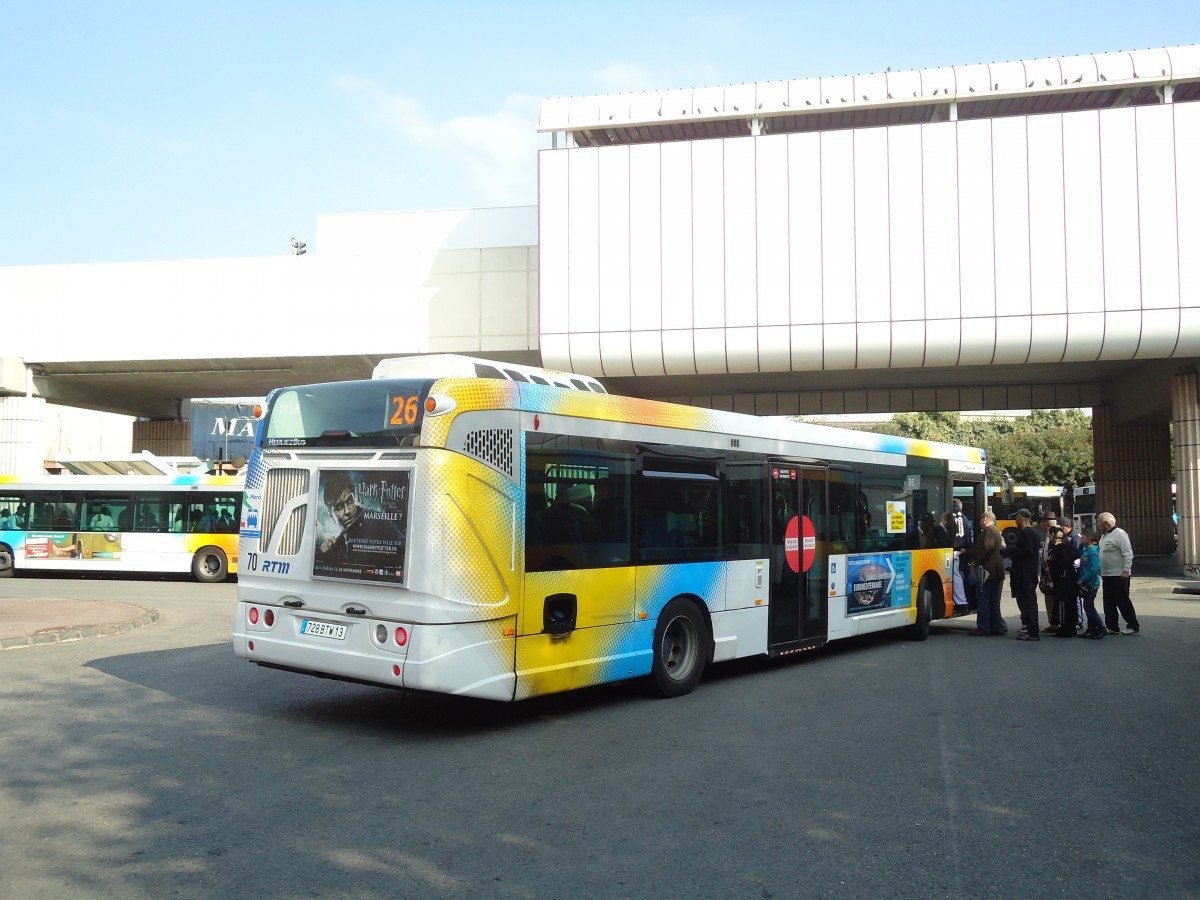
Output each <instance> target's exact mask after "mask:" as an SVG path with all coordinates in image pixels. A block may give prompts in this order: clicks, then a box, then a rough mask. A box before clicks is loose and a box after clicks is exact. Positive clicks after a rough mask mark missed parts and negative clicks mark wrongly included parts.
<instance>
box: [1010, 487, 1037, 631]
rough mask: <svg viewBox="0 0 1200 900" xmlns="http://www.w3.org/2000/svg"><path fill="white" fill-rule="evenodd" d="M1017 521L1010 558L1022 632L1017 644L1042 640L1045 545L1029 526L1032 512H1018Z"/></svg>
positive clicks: (1022, 510)
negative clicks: (1040, 589)
mask: <svg viewBox="0 0 1200 900" xmlns="http://www.w3.org/2000/svg"><path fill="white" fill-rule="evenodd" d="M1013 518H1014V519H1015V520H1016V522H1017V539H1016V540H1015V541H1013V545H1012V546H1011V547H1009V549H1008V558H1009V559H1011V560H1012V569H1011V571H1010V572H1009V577H1010V578H1011V579H1012V593H1013V597H1015V598H1016V600H1017V607H1018V608H1019V609H1020V610H1021V629H1020V631H1018V632H1017V640H1018V641H1040V640H1041V637H1040V636H1039V634H1038V632H1039V627H1038V601H1037V588H1038V573H1039V571H1040V569H1041V562H1042V544H1041V541H1039V540H1038V535H1037V532H1036V531H1035V530H1034V529H1033V527H1032V526H1031V525H1030V522H1031V521H1032V519H1033V515H1032V513H1030V512H1029V510H1027V509H1018V510H1017V514H1016V515H1015V516H1014V517H1013Z"/></svg>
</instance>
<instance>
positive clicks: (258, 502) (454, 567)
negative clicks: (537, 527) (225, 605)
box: [233, 379, 519, 700]
mask: <svg viewBox="0 0 1200 900" xmlns="http://www.w3.org/2000/svg"><path fill="white" fill-rule="evenodd" d="M458 383H459V384H460V385H462V384H464V382H458ZM477 383H479V384H485V385H486V387H485V389H486V390H488V391H489V392H500V393H501V394H503V393H504V392H505V391H512V390H513V386H512V385H511V384H509V383H507V382H497V381H492V382H486V383H485V382H482V381H480V382H477ZM436 384H437V382H436V381H435V380H433V379H380V380H372V381H358V382H345V383H336V384H323V385H309V386H304V387H296V388H286V389H282V390H280V391H278V392H276V393H274V394H273V395H272V396H271V397H270V398H269V410H268V412H267V415H266V418H265V420H264V422H263V424H262V427H261V428H260V429H259V434H258V446H257V447H256V449H255V452H254V455H253V458H252V460H251V464H250V470H249V473H248V475H247V482H246V497H245V502H244V504H243V518H242V528H241V548H240V549H241V573H240V575H239V581H238V606H237V612H236V614H235V621H234V634H233V639H234V649H235V652H236V653H237V654H238V655H239V656H242V657H244V658H246V659H248V660H251V661H253V662H256V663H258V664H260V665H264V666H270V667H278V668H282V669H287V670H293V671H299V672H305V673H309V674H313V675H320V676H324V677H333V678H339V679H345V680H350V681H358V682H364V683H369V684H378V685H384V686H390V687H396V688H412V689H419V690H431V691H439V692H445V693H456V694H464V695H469V696H476V697H484V698H489V699H496V700H511V699H513V691H514V682H515V679H514V662H513V660H514V650H515V634H516V628H515V626H516V609H517V599H516V597H515V596H514V594H515V587H516V582H515V575H514V554H515V546H516V544H515V539H516V535H515V530H516V529H517V527H518V519H517V499H518V490H519V486H518V484H517V483H515V481H514V478H513V474H514V473H513V472H512V471H510V472H509V473H507V477H506V473H505V472H504V470H503V466H499V465H488V464H486V462H481V459H483V460H488V459H489V458H490V456H489V454H490V455H491V456H500V457H502V456H503V454H504V453H507V457H508V459H509V460H510V469H513V468H515V467H514V466H513V465H512V463H511V460H512V459H513V458H514V454H515V453H516V450H515V449H514V448H512V447H511V446H510V447H508V448H507V450H505V448H499V449H496V448H493V447H491V445H490V444H489V436H488V435H487V434H483V435H480V436H475V435H466V436H465V442H466V444H467V446H469V447H475V448H477V449H478V451H479V452H478V453H476V454H475V455H474V456H472V455H470V454H467V453H463V452H453V451H450V450H447V449H446V446H445V437H446V432H447V431H448V429H449V425H450V422H451V421H452V419H453V418H454V417H453V415H451V414H452V413H453V412H454V411H455V409H456V408H457V407H458V406H459V405H460V401H458V400H455V399H454V398H452V397H450V396H447V395H445V394H438V393H434V392H433V388H434V387H435V385H436ZM468 390H469V389H468ZM499 399H500V403H499V405H500V406H501V407H503V397H500V398H499ZM495 400H496V398H491V399H489V401H488V402H489V403H494V402H495ZM494 416H495V417H497V418H499V419H504V418H506V417H507V418H512V419H513V420H514V421H515V418H516V416H517V413H515V412H513V411H510V410H505V409H503V408H500V409H497V410H496V411H495V413H494ZM423 429H424V430H425V431H426V440H425V441H423V440H422V431H423ZM496 432H497V433H500V432H503V433H506V434H510V435H511V434H512V433H513V429H512V428H500V429H496ZM430 435H434V438H433V439H432V440H430V439H429V436H430ZM493 443H494V440H493Z"/></svg>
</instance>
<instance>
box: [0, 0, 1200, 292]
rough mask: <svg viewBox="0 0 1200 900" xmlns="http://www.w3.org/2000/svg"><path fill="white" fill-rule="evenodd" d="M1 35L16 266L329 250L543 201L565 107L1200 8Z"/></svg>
mask: <svg viewBox="0 0 1200 900" xmlns="http://www.w3.org/2000/svg"><path fill="white" fill-rule="evenodd" d="M0 21H2V22H3V26H2V30H0V265H36V264H59V263H84V262H111V261H125V260H144V259H184V258H204V257H230V256H266V255H272V254H279V253H286V252H287V245H288V239H289V238H290V237H292V236H296V237H298V238H300V239H302V240H308V241H309V242H310V249H313V250H316V251H318V252H319V248H318V247H316V246H315V241H313V232H314V226H315V221H316V217H317V215H319V214H321V213H347V212H373V211H380V210H412V209H440V208H449V207H462V206H502V205H513V204H532V203H535V202H536V201H537V185H536V169H537V163H536V151H537V149H538V148H540V147H546V146H548V145H549V139H548V137H544V136H540V135H538V134H537V133H536V131H535V124H536V120H537V112H538V104H539V103H540V102H541V101H542V100H543V99H545V98H548V97H560V96H570V95H588V94H601V93H611V92H618V91H624V90H665V89H670V88H681V87H694V86H701V85H714V84H735V83H739V82H750V81H772V80H778V79H789V78H808V77H817V76H822V75H841V74H855V73H861V72H878V71H882V70H883V69H885V68H888V67H891V68H892V69H904V68H913V67H930V66H942V65H955V64H970V63H978V62H991V61H994V60H1002V59H1028V58H1034V57H1042V56H1060V55H1073V54H1078V53H1093V52H1104V51H1110V50H1129V49H1140V48H1144V47H1160V46H1166V45H1175V44H1188V43H1195V42H1198V41H1200V3H1196V2H1194V0H1192V2H1176V3H1161V2H1143V3H1137V4H1131V3H1112V2H1103V0H1099V2H1089V3H1079V2H1064V3H1045V2H1042V3H1025V2H1008V3H991V4H976V3H967V2H962V3H946V2H940V0H937V2H935V0H931V2H926V3H901V2H890V3H889V2H844V3H843V2H832V0H830V2H825V3H810V2H793V3H782V2H756V0H727V2H722V3H714V2H708V0H692V2H686V3H674V2H672V3H654V2H640V3H626V2H608V3H597V4H592V3H578V2H576V3H534V2H527V3H523V2H510V3H503V4H501V3H464V2H460V3H456V2H442V3H432V2H430V3H405V2H383V0H375V2H360V0H344V2H338V3H333V2H318V0H293V2H288V3H279V2H253V0H242V2H224V0H216V2H207V3H191V4H183V3H163V2H159V3H152V2H149V0H145V2H136V3H135V2H121V0H109V2H101V3H95V2H91V3H79V2H52V0H47V2H25V3H19V2H17V0H8V2H6V3H5V4H4V14H3V18H2V20H0ZM0 302H2V301H0Z"/></svg>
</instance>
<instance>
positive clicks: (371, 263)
mask: <svg viewBox="0 0 1200 900" xmlns="http://www.w3.org/2000/svg"><path fill="white" fill-rule="evenodd" d="M1198 99H1200V47H1197V46H1187V47H1176V48H1167V49H1162V50H1151V51H1139V52H1132V53H1110V54H1098V55H1094V56H1081V57H1071V58H1058V59H1049V60H1025V61H1015V62H1009V63H1001V64H990V65H975V66H963V67H954V68H945V69H931V70H920V71H910V72H882V73H873V74H866V75H855V76H844V77H839V78H824V79H808V80H800V81H790V82H771V83H762V84H749V85H731V86H725V87H714V88H695V89H688V90H683V91H665V92H648V93H643V94H630V95H614V96H605V97H587V98H569V99H556V100H547V101H546V102H545V103H544V104H543V108H542V113H541V119H540V123H539V128H540V129H541V130H543V131H545V132H550V133H553V134H554V135H555V146H554V149H551V150H548V151H543V152H542V153H541V154H540V159H539V163H538V164H539V192H540V196H539V204H538V206H537V207H525V208H516V209H509V210H458V211H442V212H431V213H385V214H379V215H377V216H324V217H321V218H320V219H319V220H318V223H317V232H318V243H319V245H320V253H314V254H310V255H307V256H302V257H293V256H291V255H284V252H281V255H280V256H279V257H277V258H269V259H247V260H201V261H177V262H161V263H122V264H113V265H108V266H44V267H14V268H8V269H0V296H3V297H4V298H6V299H5V303H4V306H5V314H6V322H5V331H6V336H5V340H4V345H3V348H0V349H2V352H3V353H5V354H8V355H9V356H10V358H16V359H18V360H19V362H18V363H10V364H9V365H8V366H7V367H6V370H7V371H10V373H13V374H10V377H8V378H6V379H5V382H6V385H7V387H8V388H9V390H10V392H12V393H18V394H19V393H21V392H23V391H24V384H25V382H26V378H25V377H24V373H25V371H26V366H27V367H28V370H29V371H31V372H32V373H33V383H34V385H35V387H36V389H37V391H38V392H39V393H40V394H41V395H42V396H44V397H47V398H52V399H54V400H56V401H58V402H64V403H74V404H79V405H86V406H91V407H95V408H103V409H110V410H118V411H124V412H131V413H135V414H138V415H141V416H145V417H148V418H151V419H171V418H175V417H178V415H179V410H180V404H181V401H182V400H183V399H184V398H186V397H189V396H216V395H221V394H229V395H249V394H260V393H263V392H265V391H266V390H267V389H269V388H270V387H273V386H276V385H278V384H284V383H296V382H304V381H316V380H329V379H334V378H343V377H356V376H365V375H366V374H367V373H368V372H369V371H370V368H371V366H372V365H373V364H374V362H375V361H376V360H377V359H379V358H381V357H383V356H388V355H398V354H406V353H418V352H429V351H455V352H468V353H476V354H483V355H491V356H499V357H502V358H507V359H512V360H514V361H524V362H537V361H539V360H544V361H545V362H546V364H548V365H553V366H558V367H562V368H571V369H576V370H579V371H585V372H589V373H592V374H595V375H598V376H601V377H604V378H605V379H606V381H607V382H608V383H609V384H610V386H611V387H612V388H613V389H614V390H618V391H623V392H627V393H632V394H637V395H643V396H654V397H667V398H672V399H678V400H683V401H686V402H692V403H698V404H701V405H711V406H716V407H721V408H732V409H738V410H742V411H746V412H752V413H757V414H778V413H835V412H836V413H855V412H899V411H909V410H934V409H980V408H996V409H1006V408H1029V407H1062V406H1091V407H1093V408H1094V409H1095V411H1096V423H1097V424H1096V440H1097V477H1098V492H1099V493H1100V498H1101V500H1100V502H1101V504H1102V505H1108V506H1112V507H1113V508H1114V509H1115V510H1116V511H1118V512H1120V513H1121V515H1122V518H1123V520H1124V521H1125V522H1126V523H1128V524H1129V526H1130V528H1131V531H1133V532H1134V533H1135V536H1136V537H1137V538H1138V542H1139V549H1141V550H1142V551H1143V552H1146V551H1148V550H1152V549H1166V544H1167V542H1168V540H1169V537H1170V534H1169V525H1167V524H1166V523H1167V521H1168V516H1169V508H1167V504H1168V502H1169V501H1168V500H1167V499H1166V492H1165V490H1164V489H1162V486H1163V485H1165V484H1166V483H1169V482H1170V480H1171V471H1170V461H1169V460H1170V456H1169V442H1168V430H1167V424H1168V422H1171V421H1174V422H1175V423H1176V431H1177V457H1178V459H1177V470H1178V472H1177V479H1176V480H1177V481H1179V483H1180V486H1181V487H1180V490H1181V498H1180V506H1181V509H1182V510H1186V511H1188V512H1186V516H1185V517H1186V518H1187V520H1188V522H1189V523H1192V521H1193V520H1192V518H1190V517H1191V516H1192V515H1193V513H1192V512H1191V511H1192V510H1196V509H1197V508H1198V506H1200V503H1197V500H1200V497H1197V496H1194V494H1195V491H1196V490H1197V489H1200V483H1198V482H1197V481H1196V474H1197V462H1196V456H1197V451H1196V448H1195V442H1193V443H1191V444H1189V443H1188V441H1189V440H1190V438H1188V437H1187V436H1188V435H1189V434H1191V433H1192V425H1190V424H1189V423H1194V422H1195V420H1196V418H1197V416H1196V408H1197V405H1198V401H1197V397H1196V391H1195V389H1194V387H1192V386H1191V385H1194V379H1195V374H1194V373H1195V371H1196V368H1197V363H1198V360H1200V259H1198V258H1196V257H1195V255H1194V254H1192V253H1189V252H1188V248H1191V247H1195V246H1198V245H1200V203H1197V200H1198V199H1200V170H1197V167H1196V165H1195V160H1196V159H1197V158H1200V156H1198V154H1197V150H1198V149H1200V104H1198V103H1196V102H1195V101H1196V100H1198ZM285 249H286V248H284V247H283V246H282V239H281V251H284V250H285ZM10 300H11V302H10ZM1189 379H1191V380H1189ZM23 399H24V398H21V397H16V398H14V400H23ZM0 402H2V401H0ZM2 415H3V412H0V416H2ZM145 427H147V428H148V427H149V425H147V426H145ZM1185 533H1187V534H1188V535H1189V537H1188V540H1193V538H1192V537H1191V535H1193V534H1194V529H1193V528H1192V525H1191V524H1188V525H1187V526H1186V527H1184V528H1181V536H1182V535H1183V534H1185ZM1194 549H1195V548H1193V551H1194ZM1193 551H1188V552H1191V553H1192V556H1190V557H1188V558H1189V559H1192V560H1195V561H1196V562H1198V563H1200V558H1197V556H1196V554H1195V552H1193Z"/></svg>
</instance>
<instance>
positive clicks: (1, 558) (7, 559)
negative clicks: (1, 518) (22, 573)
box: [0, 544, 13, 578]
mask: <svg viewBox="0 0 1200 900" xmlns="http://www.w3.org/2000/svg"><path fill="white" fill-rule="evenodd" d="M12 574H13V552H12V548H11V547H9V546H8V545H7V544H0V578H11V577H12Z"/></svg>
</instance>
